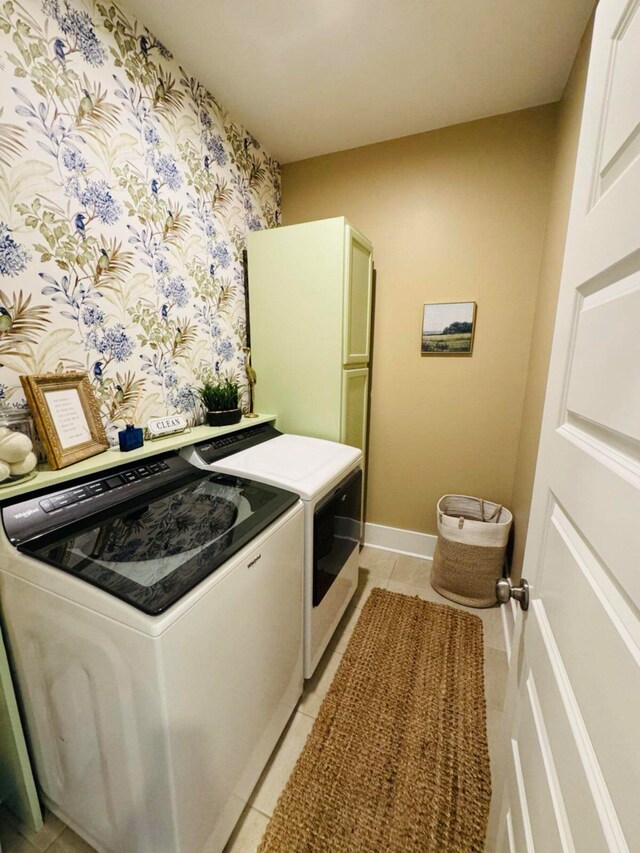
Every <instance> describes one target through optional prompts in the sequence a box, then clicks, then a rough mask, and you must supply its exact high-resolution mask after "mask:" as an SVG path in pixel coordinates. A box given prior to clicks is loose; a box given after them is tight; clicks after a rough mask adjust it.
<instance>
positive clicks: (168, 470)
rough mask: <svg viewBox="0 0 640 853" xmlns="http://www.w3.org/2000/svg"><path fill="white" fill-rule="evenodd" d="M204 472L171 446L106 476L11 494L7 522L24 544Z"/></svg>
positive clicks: (4, 512)
mask: <svg viewBox="0 0 640 853" xmlns="http://www.w3.org/2000/svg"><path fill="white" fill-rule="evenodd" d="M199 476H202V472H201V471H200V472H198V471H197V469H194V468H193V466H191V465H189V463H188V462H186V461H185V460H184V459H181V458H180V456H178V454H177V453H173V452H171V453H169V454H164V455H163V456H162V457H160V458H154V459H151V460H149V461H148V462H143V463H141V462H138V463H135V464H131V465H127V466H122V467H120V468H118V469H116V470H115V471H109V472H108V474H107V473H105V474H104V475H103V476H102V477H100V478H96V475H95V474H94V475H89V476H87V477H83V478H80V479H77V480H75V481H72V482H71V483H69V484H67V485H66V486H64V487H60V486H54V487H49V488H48V489H46V490H42V491H39V492H30V493H29V494H27V495H20V496H19V497H17V498H13V499H10V500H8V501H7V502H6V504H4V505H3V506H2V510H1V512H2V523H3V524H4V529H5V531H6V534H7V537H8V539H9V541H10V542H12V543H13V544H14V545H20V544H21V543H23V542H26V541H27V540H31V539H34V538H35V537H37V536H43V535H46V534H48V533H52V532H54V531H56V530H59V529H60V528H61V527H65V526H66V525H68V524H74V523H77V522H80V521H83V520H84V519H86V518H89V517H90V516H92V515H94V514H95V513H100V512H103V511H104V510H106V509H110V508H112V507H114V506H116V505H118V504H120V503H123V502H125V501H129V500H132V499H134V498H140V497H144V496H145V495H146V494H147V493H148V492H155V491H156V490H157V489H162V488H163V487H165V486H167V485H169V484H173V483H174V482H176V481H178V480H183V479H184V480H189V479H196V478H197V477H199Z"/></svg>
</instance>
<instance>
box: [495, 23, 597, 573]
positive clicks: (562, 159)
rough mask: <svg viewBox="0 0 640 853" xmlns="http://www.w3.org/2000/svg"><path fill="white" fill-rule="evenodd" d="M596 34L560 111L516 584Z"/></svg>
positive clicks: (526, 412)
mask: <svg viewBox="0 0 640 853" xmlns="http://www.w3.org/2000/svg"><path fill="white" fill-rule="evenodd" d="M592 31H593V19H592V20H591V21H590V23H589V25H588V27H587V29H586V31H585V34H584V36H583V39H582V42H581V44H580V49H579V51H578V54H577V56H576V59H575V62H574V64H573V69H572V71H571V75H570V77H569V80H568V82H567V85H566V87H565V91H564V94H563V96H562V100H561V101H560V103H559V110H558V143H557V154H556V164H555V170H554V174H553V182H552V185H551V196H550V204H549V218H548V222H547V232H546V235H545V242H544V252H543V256H542V267H541V270H540V284H539V286H538V296H537V299H536V310H535V315H534V324H533V335H532V344H531V353H530V356H529V368H528V371H527V383H526V394H525V399H524V406H523V410H522V427H521V430H520V443H519V447H518V456H517V459H516V473H515V479H514V488H513V497H512V499H511V505H512V509H513V513H514V519H515V520H514V524H515V529H516V531H517V534H518V535H516V537H515V543H514V550H513V557H512V567H511V573H512V575H513V576H514V578H516V579H519V578H520V573H521V569H522V558H523V556H524V546H525V541H526V536H525V535H524V531H526V529H527V525H528V523H529V510H530V507H531V493H532V490H533V478H534V474H535V467H536V458H537V455H538V442H539V439H540V427H541V423H542V410H543V407H544V397H545V390H546V385H547V371H548V368H549V357H550V355H551V342H552V338H553V326H554V320H555V313H556V304H557V301H558V289H559V287H560V276H561V274H562V261H563V258H564V246H565V241H566V236H567V224H568V219H569V207H570V204H571V190H572V187H573V175H574V171H575V165H576V154H577V149H578V136H579V133H580V120H581V118H582V106H583V103H584V91H585V85H586V81H587V65H588V62H589V48H590V46H591V35H592Z"/></svg>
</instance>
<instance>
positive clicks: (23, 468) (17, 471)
mask: <svg viewBox="0 0 640 853" xmlns="http://www.w3.org/2000/svg"><path fill="white" fill-rule="evenodd" d="M37 462H38V460H37V459H36V454H35V453H32V452H31V451H29V453H27V455H26V456H25V457H24V459H23V460H22V462H16V463H14V464H13V465H12V466H11V476H12V477H22V475H23V474H28V473H29V472H30V471H33V469H34V468H35V467H36V463H37Z"/></svg>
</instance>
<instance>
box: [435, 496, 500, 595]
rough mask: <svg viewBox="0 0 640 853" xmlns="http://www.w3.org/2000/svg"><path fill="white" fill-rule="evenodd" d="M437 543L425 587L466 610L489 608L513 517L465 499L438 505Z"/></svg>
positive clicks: (487, 504) (450, 498) (495, 506)
mask: <svg viewBox="0 0 640 853" xmlns="http://www.w3.org/2000/svg"><path fill="white" fill-rule="evenodd" d="M437 516H438V542H437V545H436V550H435V554H434V555H433V569H432V570H431V586H432V587H433V588H434V589H435V591H436V592H439V593H440V595H443V596H444V597H445V598H448V599H449V600H450V601H455V602H456V603H457V604H465V605H467V606H468V607H492V606H493V605H494V604H495V603H496V580H497V579H498V578H500V577H502V567H503V564H504V553H505V549H506V547H507V540H508V538H509V531H510V529H511V522H512V521H513V516H512V515H511V513H510V512H509V510H508V509H506V508H505V507H503V506H500V505H499V504H495V503H492V502H491V501H483V500H482V499H481V498H472V497H469V496H468V495H445V496H444V497H442V498H440V500H439V501H438V508H437Z"/></svg>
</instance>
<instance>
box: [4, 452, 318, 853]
mask: <svg viewBox="0 0 640 853" xmlns="http://www.w3.org/2000/svg"><path fill="white" fill-rule="evenodd" d="M0 511H1V514H2V522H3V525H4V532H5V534H6V535H1V534H0V593H1V595H0V598H1V604H2V615H3V621H4V627H5V630H6V633H7V637H8V640H9V646H10V650H11V653H12V657H13V662H14V666H15V671H16V675H17V683H18V687H19V691H20V694H21V697H22V702H23V706H24V711H25V715H26V724H27V730H28V735H29V740H30V743H31V747H32V751H33V757H34V760H35V766H36V771H37V777H38V782H39V785H40V788H41V791H42V793H43V797H44V800H45V803H46V804H47V805H48V806H49V807H50V808H51V809H52V811H54V812H55V813H56V814H57V815H59V816H60V817H61V818H62V819H63V820H64V821H66V822H67V823H69V824H70V825H71V826H72V827H73V828H74V829H75V830H76V831H77V832H79V833H80V835H82V836H83V837H84V838H85V839H86V840H87V841H88V842H89V843H90V844H92V845H93V846H94V847H95V848H97V850H99V851H105V853H106V851H108V852H109V853H205V851H206V853H216V851H221V850H222V848H223V847H224V845H225V843H226V841H227V838H228V837H229V835H230V833H231V831H232V829H233V827H234V825H235V823H236V822H237V820H238V817H239V816H240V814H241V812H242V810H243V808H244V806H245V804H246V802H247V800H248V798H249V795H250V794H251V791H252V789H253V787H254V785H255V783H256V781H257V779H258V777H259V775H260V773H261V771H262V769H263V768H264V765H265V764H266V761H267V759H268V757H269V755H270V753H271V751H272V750H273V748H274V746H275V744H276V742H277V740H278V738H279V736H280V734H281V732H282V730H283V728H284V726H285V724H286V721H287V719H288V718H289V716H290V714H291V713H292V711H293V709H294V707H295V705H296V703H297V701H298V699H299V697H300V694H301V693H302V685H303V671H302V595H303V573H302V562H303V508H302V504H301V503H300V501H299V500H298V497H297V495H295V494H292V493H290V492H286V491H284V490H282V489H279V488H276V487H273V486H270V485H265V484H261V483H255V482H251V481H249V480H247V479H244V478H241V477H236V476H232V475H227V474H212V473H211V472H204V471H201V470H197V469H196V468H194V467H193V466H192V465H189V464H188V463H187V462H186V461H185V460H184V459H181V458H180V457H179V456H178V455H177V454H175V453H165V454H161V455H159V456H156V457H153V458H149V459H147V460H145V461H144V462H140V461H138V462H136V463H132V464H129V465H124V466H120V467H118V468H116V469H112V470H110V471H108V472H103V473H102V474H99V475H95V474H94V475H92V476H85V477H83V478H81V479H76V480H69V481H68V482H67V483H66V484H65V485H64V486H62V487H61V486H57V487H50V488H48V489H46V490H41V491H38V492H33V493H28V494H25V495H22V496H19V497H16V498H12V499H8V500H5V501H3V502H2V505H1V510H0Z"/></svg>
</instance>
